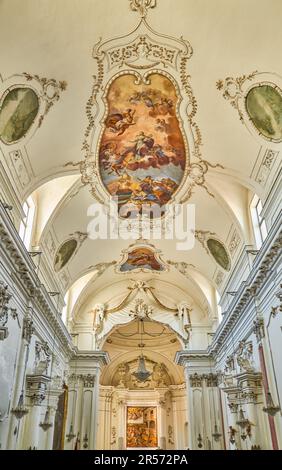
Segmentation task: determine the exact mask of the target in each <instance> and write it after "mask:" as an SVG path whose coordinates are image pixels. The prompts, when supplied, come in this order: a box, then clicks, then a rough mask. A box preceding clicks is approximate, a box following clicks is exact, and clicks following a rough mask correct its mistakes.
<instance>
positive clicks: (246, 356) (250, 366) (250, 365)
mask: <svg viewBox="0 0 282 470" xmlns="http://www.w3.org/2000/svg"><path fill="white" fill-rule="evenodd" d="M237 364H238V366H239V367H240V370H241V371H253V370H254V361H253V343H252V342H251V341H249V342H248V343H246V342H245V341H240V342H239V348H238V350H237Z"/></svg>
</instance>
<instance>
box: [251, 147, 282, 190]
mask: <svg viewBox="0 0 282 470" xmlns="http://www.w3.org/2000/svg"><path fill="white" fill-rule="evenodd" d="M278 153H279V152H276V151H274V150H272V149H267V150H266V152H265V155H264V158H263V160H262V162H261V165H260V167H259V169H258V171H257V174H256V176H255V180H256V181H257V182H258V183H259V184H261V185H265V183H266V182H267V179H268V177H269V175H270V173H271V170H272V167H273V164H274V162H275V160H276V158H277V155H278Z"/></svg>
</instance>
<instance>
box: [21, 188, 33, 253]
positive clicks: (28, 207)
mask: <svg viewBox="0 0 282 470" xmlns="http://www.w3.org/2000/svg"><path fill="white" fill-rule="evenodd" d="M23 212H24V218H23V220H22V221H21V225H20V230H19V235H20V237H21V239H22V241H23V243H24V245H25V247H26V249H27V250H29V249H30V243H31V236H32V228H33V219H34V214H35V204H34V202H33V199H32V197H31V196H29V197H28V198H27V200H26V201H25V203H24V204H23Z"/></svg>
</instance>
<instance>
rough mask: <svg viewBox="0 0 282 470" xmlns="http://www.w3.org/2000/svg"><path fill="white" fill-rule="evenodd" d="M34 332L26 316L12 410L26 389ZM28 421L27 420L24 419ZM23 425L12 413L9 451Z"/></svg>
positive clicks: (14, 446) (31, 323)
mask: <svg viewBox="0 0 282 470" xmlns="http://www.w3.org/2000/svg"><path fill="white" fill-rule="evenodd" d="M33 332H34V327H33V321H32V320H31V318H29V317H28V316H26V317H25V318H24V319H23V327H22V337H21V344H20V348H19V353H18V359H17V360H18V364H17V370H16V377H15V384H14V387H13V396H12V399H11V410H13V409H15V408H16V407H17V405H18V401H19V398H20V395H21V392H22V389H25V373H26V364H27V361H28V356H29V345H30V341H31V337H32V334H33ZM24 420H26V418H24ZM22 424H23V423H22V422H21V421H20V420H18V419H17V418H16V417H15V416H14V415H13V413H10V424H9V433H8V440H7V449H15V448H16V446H17V447H18V443H17V445H15V440H16V439H17V437H18V436H19V434H20V433H19V427H20V426H21V425H22ZM16 428H17V429H18V431H17V433H16V434H15V433H14V430H15V429H16Z"/></svg>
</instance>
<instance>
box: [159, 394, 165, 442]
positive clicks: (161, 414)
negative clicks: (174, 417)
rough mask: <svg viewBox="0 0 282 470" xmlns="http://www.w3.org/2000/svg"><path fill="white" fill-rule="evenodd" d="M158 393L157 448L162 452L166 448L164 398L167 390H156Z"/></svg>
mask: <svg viewBox="0 0 282 470" xmlns="http://www.w3.org/2000/svg"><path fill="white" fill-rule="evenodd" d="M158 393H159V410H160V412H159V421H158V436H159V447H160V448H161V449H162V450H165V449H166V448H167V442H166V440H167V437H166V436H167V425H166V397H165V394H166V393H167V389H164V390H162V389H158Z"/></svg>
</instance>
